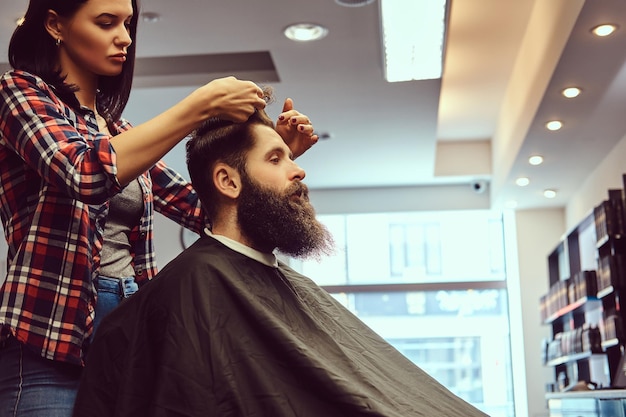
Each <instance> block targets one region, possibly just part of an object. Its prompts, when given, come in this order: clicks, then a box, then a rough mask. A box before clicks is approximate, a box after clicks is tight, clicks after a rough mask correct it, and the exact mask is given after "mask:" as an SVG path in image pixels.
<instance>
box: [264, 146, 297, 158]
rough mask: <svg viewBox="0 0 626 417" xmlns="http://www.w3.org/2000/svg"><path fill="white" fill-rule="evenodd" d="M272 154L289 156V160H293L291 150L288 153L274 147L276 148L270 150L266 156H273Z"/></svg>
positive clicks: (283, 149)
mask: <svg viewBox="0 0 626 417" xmlns="http://www.w3.org/2000/svg"><path fill="white" fill-rule="evenodd" d="M287 149H289V148H287ZM273 153H280V154H282V155H285V154H287V156H289V159H291V160H293V152H291V149H289V151H288V152H287V151H286V150H285V148H283V147H282V146H276V147H274V148H272V149H270V150H269V151H268V152H267V155H271V154H273Z"/></svg>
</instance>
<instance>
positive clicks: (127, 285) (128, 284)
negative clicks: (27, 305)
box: [0, 275, 139, 417]
mask: <svg viewBox="0 0 626 417" xmlns="http://www.w3.org/2000/svg"><path fill="white" fill-rule="evenodd" d="M96 289H97V290H98V302H97V304H96V318H95V319H94V322H93V335H95V334H96V330H97V329H98V326H100V323H101V322H102V319H103V318H104V317H105V316H107V315H108V314H109V313H110V312H111V310H113V309H114V308H115V307H117V305H118V304H119V303H121V302H122V300H123V299H124V298H128V297H130V296H131V295H133V294H134V293H136V292H137V290H138V289H139V286H138V285H137V283H136V282H135V278H134V277H130V278H121V279H120V278H109V277H105V276H102V275H100V276H99V277H98V279H97V280H96ZM92 337H93V336H92ZM0 417H1V416H0Z"/></svg>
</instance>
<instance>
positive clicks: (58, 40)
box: [55, 38, 61, 48]
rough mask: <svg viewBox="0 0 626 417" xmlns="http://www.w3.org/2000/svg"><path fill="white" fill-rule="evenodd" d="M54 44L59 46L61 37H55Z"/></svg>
mask: <svg viewBox="0 0 626 417" xmlns="http://www.w3.org/2000/svg"><path fill="white" fill-rule="evenodd" d="M55 45H56V46H57V48H58V47H59V46H61V38H57V40H56V41H55Z"/></svg>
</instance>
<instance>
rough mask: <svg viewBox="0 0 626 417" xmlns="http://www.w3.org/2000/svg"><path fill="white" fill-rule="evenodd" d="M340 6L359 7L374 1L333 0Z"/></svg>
mask: <svg viewBox="0 0 626 417" xmlns="http://www.w3.org/2000/svg"><path fill="white" fill-rule="evenodd" d="M335 3H337V4H338V5H340V6H346V7H361V6H365V5H367V4H370V3H374V0H335Z"/></svg>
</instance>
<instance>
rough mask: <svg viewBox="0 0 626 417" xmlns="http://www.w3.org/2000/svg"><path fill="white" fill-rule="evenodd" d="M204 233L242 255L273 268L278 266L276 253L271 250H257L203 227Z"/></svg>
mask: <svg viewBox="0 0 626 417" xmlns="http://www.w3.org/2000/svg"><path fill="white" fill-rule="evenodd" d="M205 233H206V234H207V235H208V236H210V237H212V238H214V239H215V240H218V241H220V242H221V243H222V244H223V245H224V246H226V247H229V248H230V249H232V250H234V251H235V252H239V253H241V254H242V255H244V256H247V257H248V258H251V259H254V260H255V261H257V262H260V263H262V264H264V265H267V266H271V267H273V268H276V267H278V259H277V258H276V255H274V253H273V252H270V253H267V252H261V251H258V250H256V249H254V248H252V247H250V246H248V245H245V244H243V243H241V242H239V241H237V240H234V239H231V238H230V237H228V236H225V235H220V234H217V233H213V232H211V231H210V230H209V229H208V228H207V229H205Z"/></svg>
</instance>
